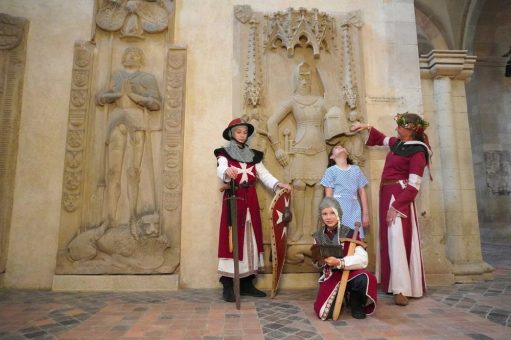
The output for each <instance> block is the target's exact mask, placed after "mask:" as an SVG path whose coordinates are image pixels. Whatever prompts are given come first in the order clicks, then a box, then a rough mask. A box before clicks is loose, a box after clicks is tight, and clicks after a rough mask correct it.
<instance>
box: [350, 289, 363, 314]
mask: <svg viewBox="0 0 511 340" xmlns="http://www.w3.org/2000/svg"><path fill="white" fill-rule="evenodd" d="M350 295H351V296H350V308H351V316H352V317H354V318H355V319H365V318H366V313H364V309H363V308H362V307H363V305H364V302H365V300H366V296H365V294H364V293H359V292H351V294H350Z"/></svg>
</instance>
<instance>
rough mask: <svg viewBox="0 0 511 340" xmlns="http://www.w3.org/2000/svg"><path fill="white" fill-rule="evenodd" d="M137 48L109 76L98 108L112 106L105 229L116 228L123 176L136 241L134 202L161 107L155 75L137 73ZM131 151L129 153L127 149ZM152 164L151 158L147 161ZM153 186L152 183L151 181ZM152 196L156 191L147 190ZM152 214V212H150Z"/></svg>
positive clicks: (139, 63)
mask: <svg viewBox="0 0 511 340" xmlns="http://www.w3.org/2000/svg"><path fill="white" fill-rule="evenodd" d="M143 58H144V54H143V52H142V50H141V49H140V48H137V47H128V48H126V50H125V51H124V54H123V56H122V64H123V66H124V69H120V70H118V71H116V72H114V74H113V75H112V80H111V88H110V89H109V90H106V91H102V92H99V93H98V94H97V96H96V99H97V104H98V105H106V104H114V107H113V109H112V110H111V111H110V112H108V113H107V114H108V115H109V116H108V130H107V140H106V143H107V156H108V157H107V166H106V181H107V190H106V209H107V226H108V227H116V226H118V225H119V223H118V219H117V210H118V203H119V198H120V195H121V176H122V174H123V173H126V178H127V195H128V204H129V225H130V230H131V234H132V235H133V237H134V238H136V239H137V238H138V233H137V230H138V224H140V220H141V219H140V218H141V217H140V216H138V215H137V201H138V196H139V190H140V188H139V186H140V173H141V170H142V157H143V154H144V150H145V149H146V148H147V150H146V152H149V153H151V152H152V150H151V148H150V147H146V144H147V143H146V142H147V141H149V146H150V145H151V144H150V138H151V135H150V130H149V115H150V114H151V113H150V112H151V111H158V110H160V107H161V95H160V91H159V89H158V84H157V81H156V78H155V77H154V75H152V74H150V73H146V72H143V71H140V68H141V66H142V64H143V61H144V59H143ZM128 145H129V146H130V147H131V152H130V153H129V156H128V153H127V152H126V151H127V147H128ZM148 159H149V160H150V161H151V162H152V157H149V158H148ZM151 162H149V163H151ZM147 168H149V169H147V171H149V172H150V174H149V176H150V177H151V178H153V179H154V164H152V163H151V164H148V165H147ZM152 183H154V180H153V181H152ZM150 190H152V191H153V192H154V190H155V188H154V187H153V188H150ZM151 213H152V212H151Z"/></svg>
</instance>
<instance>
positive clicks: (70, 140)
mask: <svg viewBox="0 0 511 340" xmlns="http://www.w3.org/2000/svg"><path fill="white" fill-rule="evenodd" d="M93 55H94V46H93V45H92V44H90V43H87V42H77V43H76V44H75V58H74V63H73V75H72V83H71V100H70V104H69V121H68V134H67V140H66V154H65V163H64V187H63V194H62V195H63V198H62V204H63V206H64V209H65V210H67V211H68V212H73V211H75V210H76V209H78V208H79V206H80V203H81V202H80V200H81V197H82V194H83V178H84V167H83V158H84V157H83V152H84V147H85V142H86V141H85V127H86V120H87V112H89V101H88V98H89V97H90V90H89V88H88V85H90V80H91V75H92V72H91V70H92V67H93Z"/></svg>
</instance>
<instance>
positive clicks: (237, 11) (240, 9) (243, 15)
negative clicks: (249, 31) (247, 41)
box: [234, 5, 252, 24]
mask: <svg viewBox="0 0 511 340" xmlns="http://www.w3.org/2000/svg"><path fill="white" fill-rule="evenodd" d="M234 17H235V18H236V19H238V21H239V22H241V23H242V24H246V23H247V22H248V21H249V20H250V18H251V17H252V8H251V7H250V5H236V6H234Z"/></svg>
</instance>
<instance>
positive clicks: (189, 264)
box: [0, 0, 445, 290]
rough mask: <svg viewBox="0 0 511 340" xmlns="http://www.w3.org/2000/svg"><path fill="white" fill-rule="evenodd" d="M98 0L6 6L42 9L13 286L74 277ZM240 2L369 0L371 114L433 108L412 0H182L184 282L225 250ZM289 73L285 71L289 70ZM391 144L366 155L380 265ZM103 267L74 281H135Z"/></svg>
mask: <svg viewBox="0 0 511 340" xmlns="http://www.w3.org/2000/svg"><path fill="white" fill-rule="evenodd" d="M94 4H95V1H93V0H82V1H73V2H69V1H64V0H50V1H45V2H44V3H39V2H34V1H31V0H18V1H16V2H8V3H6V2H4V3H2V5H0V12H3V13H7V14H9V15H12V16H22V17H25V18H26V19H27V20H28V21H30V32H29V35H28V39H27V69H26V81H25V85H24V88H23V98H24V99H23V107H22V111H21V123H20V131H21V132H20V136H19V152H18V161H17V170H16V180H15V190H14V198H13V213H12V220H11V231H10V233H11V234H10V241H9V251H8V254H7V265H6V273H5V274H4V275H3V281H4V285H5V286H7V287H19V288H45V289H49V288H54V289H66V284H65V283H64V284H61V283H62V282H61V281H59V280H61V279H62V277H63V276H65V275H57V276H55V275H54V274H55V273H56V259H57V252H58V249H59V232H60V230H61V228H62V227H63V228H66V226H61V221H62V205H61V202H62V197H63V190H62V188H63V186H62V183H63V179H64V177H63V174H64V164H66V163H65V162H66V160H65V151H66V135H67V129H68V121H69V110H70V107H71V106H70V94H71V93H72V91H73V89H74V88H73V85H72V74H73V62H74V59H73V53H74V46H75V43H76V41H84V42H88V41H90V40H91V37H92V36H93V31H94V29H92V28H94V27H95V26H94V21H95V19H94V14H93V13H94V11H95V10H96V9H95V7H94ZM235 5H250V6H251V8H252V10H254V11H256V12H259V13H272V12H276V11H284V10H286V9H287V8H288V7H293V8H295V9H298V8H300V7H305V8H307V9H312V8H319V9H320V10H321V12H326V13H332V14H333V15H341V14H342V13H348V12H355V11H360V13H361V17H362V21H363V26H362V27H361V29H360V39H361V42H362V43H361V46H360V51H361V60H360V64H361V67H360V70H358V71H359V73H358V75H357V76H358V77H360V78H361V83H363V84H364V88H363V90H364V92H363V94H361V107H362V108H363V110H362V111H361V114H362V117H363V120H364V121H366V122H368V123H369V124H371V125H374V126H377V127H378V128H379V129H380V130H381V131H383V132H385V133H386V134H388V135H392V134H394V121H393V119H392V118H393V117H394V115H395V113H396V112H397V111H401V112H402V111H417V112H423V111H424V110H423V106H422V105H423V104H422V89H421V79H420V73H419V57H418V54H417V37H416V29H415V27H416V24H415V15H414V2H413V1H412V0H406V1H397V0H396V1H374V0H362V1H358V0H351V1H342V2H341V1H330V0H315V1H312V0H296V1H283V0H282V1H266V2H261V1H252V0H245V1H236V2H235V1H217V0H200V1H199V0H196V1H192V0H186V1H176V2H175V26H174V32H173V39H174V40H173V41H176V42H179V43H181V44H185V45H186V49H187V51H188V52H187V57H186V68H187V75H186V94H185V96H186V98H185V102H186V114H185V115H184V116H185V120H184V122H183V128H184V131H182V132H183V135H184V139H183V149H184V156H183V163H182V169H183V180H182V182H181V183H180V185H181V186H182V200H181V202H182V205H181V207H182V208H181V216H180V217H176V220H177V221H176V222H177V223H178V224H179V226H180V228H181V229H180V230H181V244H180V245H181V253H180V264H179V268H177V270H176V274H178V277H179V287H181V288H207V287H217V286H218V282H217V274H216V266H217V258H216V252H217V242H218V239H217V238H218V223H219V217H220V216H219V215H220V205H221V199H222V196H221V193H220V192H219V190H218V189H219V185H220V183H219V181H218V180H217V179H216V177H215V166H216V160H215V157H214V156H213V150H214V149H215V148H216V147H219V146H221V145H224V141H223V139H222V136H221V132H222V131H223V129H224V128H225V127H226V125H227V123H228V122H229V121H230V120H231V119H232V118H233V117H236V116H237V115H238V114H239V112H237V109H238V108H239V105H238V104H239V102H240V100H241V99H240V98H239V97H238V96H237V93H239V89H237V86H239V83H236V82H235V79H240V77H241V76H240V75H239V72H240V70H241V69H243V65H241V66H240V65H238V64H237V60H238V59H237V56H236V55H235V53H238V50H237V49H236V44H235V41H236V36H237V34H239V32H238V31H236V24H235V22H236V21H235V20H237V19H236V18H235V15H234V8H235ZM162 55H163V51H162ZM153 72H155V71H154V70H153ZM103 76H104V75H103ZM158 76H161V75H158ZM287 76H288V75H285V79H289V78H288V77H287ZM71 104H72V103H71ZM433 130H434V129H433ZM386 152H387V150H385V149H374V148H373V149H371V150H368V151H367V155H366V156H367V161H366V165H365V167H364V171H365V173H366V175H367V177H368V178H369V180H370V186H369V197H370V208H371V215H372V227H371V229H370V232H369V236H368V240H369V241H370V244H371V247H370V254H371V262H372V263H373V265H374V253H375V250H376V248H375V242H374V240H375V239H376V237H375V236H376V235H377V231H378V227H377V218H376V216H377V204H378V183H379V178H380V174H381V170H382V167H383V162H384V158H385V155H386ZM441 176H442V175H439V177H441ZM439 180H440V182H441V178H439ZM436 189H438V190H441V189H440V188H436ZM421 202H422V203H421V209H422V210H421V211H426V212H427V213H428V214H431V215H435V214H438V213H441V212H442V211H443V210H442V208H443V207H435V206H434V204H433V203H434V202H432V201H430V200H429V199H428V198H427V197H426V198H425V199H424V200H423V201H421ZM263 213H264V211H263ZM263 218H265V217H264V215H263ZM426 222H427V221H426ZM439 223H440V224H441V223H443V221H440V222H439ZM433 227H435V228H436V229H435V230H436V231H438V230H440V231H438V232H437V233H436V234H434V237H437V238H441V236H442V235H441V233H442V231H443V229H442V228H443V227H444V226H443V225H439V226H433ZM69 230H71V229H69ZM68 236H69V235H68ZM423 236H424V238H425V242H426V243H428V242H431V238H430V237H429V236H428V234H427V233H426V234H425V235H423ZM435 251H438V252H439V256H445V251H444V249H443V248H441V247H437V248H435ZM308 274H309V275H307V274H289V275H288V276H286V277H284V280H283V281H282V285H283V286H284V287H304V286H315V285H316V279H317V276H316V275H315V274H311V273H308ZM158 277H159V279H160V281H159V283H155V286H157V285H159V284H161V285H160V286H165V283H162V282H161V281H163V280H167V279H168V276H164V275H158ZM175 277H176V276H173V278H174V279H175ZM268 277H269V276H268V275H265V276H263V277H262V280H261V281H260V282H259V285H262V286H265V287H266V288H268V287H269V281H271V280H269V279H268ZM103 279H104V277H90V276H88V277H86V276H85V275H81V276H79V275H77V276H74V277H72V278H71V281H68V282H67V284H72V285H73V286H74V288H75V289H78V288H77V287H82V288H83V289H101V287H102V289H114V290H115V289H125V288H126V285H121V284H118V283H116V282H113V281H110V282H109V283H107V284H103V283H102V281H103ZM53 280H55V281H56V283H53ZM73 280H74V281H73ZM127 282H128V281H127ZM130 282H132V281H130ZM102 284H103V286H101V285H102ZM137 284H138V285H140V289H144V288H147V289H149V288H148V287H144V282H143V280H139V282H138V283H137ZM121 286H122V287H121ZM155 286H153V287H155ZM67 287H69V286H67ZM98 287H99V288H98Z"/></svg>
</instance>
